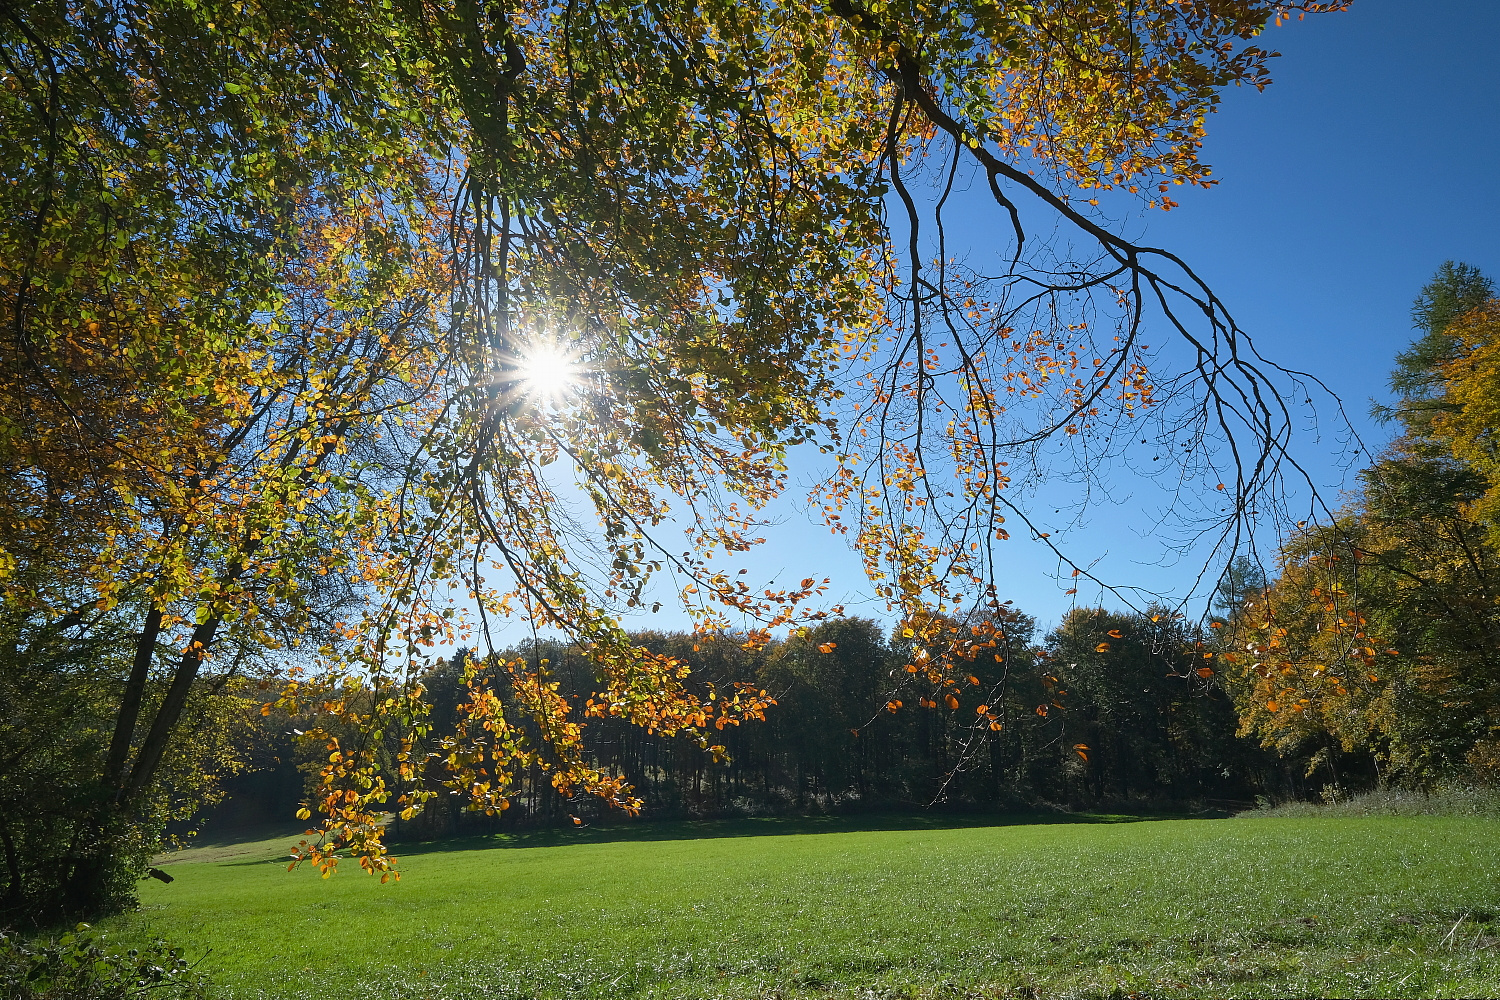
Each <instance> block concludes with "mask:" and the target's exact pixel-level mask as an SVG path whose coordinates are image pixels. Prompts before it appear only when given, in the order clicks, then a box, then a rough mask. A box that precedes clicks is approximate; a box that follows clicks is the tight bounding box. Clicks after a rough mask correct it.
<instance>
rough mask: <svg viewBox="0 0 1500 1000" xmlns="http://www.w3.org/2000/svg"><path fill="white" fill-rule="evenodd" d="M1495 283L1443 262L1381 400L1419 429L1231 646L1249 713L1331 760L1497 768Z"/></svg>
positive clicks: (1252, 607)
mask: <svg viewBox="0 0 1500 1000" xmlns="http://www.w3.org/2000/svg"><path fill="white" fill-rule="evenodd" d="M1492 293H1493V286H1492V285H1491V283H1490V281H1489V279H1488V278H1486V277H1485V276H1484V275H1483V274H1481V273H1480V272H1479V271H1478V270H1477V269H1475V268H1472V267H1469V266H1467V265H1463V264H1453V263H1451V262H1450V263H1447V264H1444V265H1443V266H1442V268H1441V269H1439V271H1438V272H1437V274H1436V275H1435V276H1434V278H1433V280H1432V281H1431V282H1430V283H1429V284H1428V285H1427V286H1426V287H1425V288H1424V289H1423V290H1422V293H1421V295H1420V296H1419V297H1418V299H1417V301H1416V303H1415V306H1414V308H1413V314H1412V315H1413V320H1414V323H1415V325H1416V327H1417V329H1418V332H1419V336H1418V338H1417V339H1416V340H1415V341H1414V342H1413V344H1412V346H1411V347H1410V348H1409V349H1408V350H1406V351H1404V352H1403V353H1401V354H1400V355H1398V357H1397V360H1396V368H1395V370H1394V371H1393V373H1392V376H1391V389H1392V391H1393V393H1394V394H1395V395H1396V396H1397V401H1396V403H1395V404H1394V405H1393V406H1391V407H1389V408H1383V409H1377V413H1378V414H1381V415H1385V416H1387V417H1389V418H1392V419H1394V420H1397V421H1399V425H1400V426H1401V427H1402V429H1403V430H1404V433H1403V434H1402V435H1400V436H1399V437H1398V438H1397V439H1396V441H1395V442H1393V443H1392V444H1391V445H1390V446H1389V447H1388V448H1387V449H1386V450H1385V451H1384V452H1383V453H1382V454H1381V455H1380V456H1379V457H1378V458H1377V460H1376V461H1375V462H1374V463H1372V464H1371V466H1370V467H1369V468H1367V469H1365V470H1364V471H1363V472H1361V474H1360V478H1361V481H1362V486H1363V489H1362V491H1361V493H1360V495H1359V497H1358V499H1357V500H1356V501H1355V502H1354V503H1353V504H1351V505H1349V506H1348V507H1346V508H1344V509H1342V510H1340V511H1338V512H1336V515H1335V516H1334V517H1333V518H1332V519H1331V520H1330V521H1328V522H1325V523H1322V524H1310V525H1307V526H1305V527H1304V528H1303V529H1302V530H1300V531H1299V532H1297V533H1296V534H1295V535H1294V537H1293V538H1292V539H1291V540H1290V541H1289V542H1288V544H1287V545H1286V546H1285V547H1284V548H1283V550H1282V553H1281V566H1280V573H1279V576H1278V577H1277V579H1275V580H1274V581H1272V583H1271V585H1270V587H1269V588H1268V589H1267V590H1266V591H1265V593H1264V594H1262V595H1254V594H1247V595H1245V596H1244V599H1243V600H1242V602H1241V603H1240V605H1239V611H1238V613H1237V614H1236V616H1235V617H1236V619H1237V622H1238V625H1239V626H1240V628H1239V630H1238V632H1237V636H1236V638H1237V645H1236V648H1235V649H1232V650H1230V651H1228V656H1229V658H1230V659H1231V660H1232V661H1236V662H1237V668H1236V671H1235V673H1236V677H1237V681H1236V697H1237V700H1238V702H1239V704H1240V710H1241V715H1242V720H1243V726H1244V728H1245V730H1246V731H1247V732H1254V733H1258V734H1259V735H1261V737H1262V738H1263V739H1264V740H1265V741H1266V742H1267V743H1268V744H1273V745H1275V746H1277V747H1279V748H1280V749H1282V750H1283V751H1287V752H1291V751H1293V750H1296V749H1297V748H1299V747H1300V748H1304V749H1307V748H1311V751H1310V752H1311V754H1312V763H1313V764H1314V765H1315V766H1316V765H1317V764H1320V763H1323V762H1327V763H1329V764H1330V766H1332V767H1333V768H1334V771H1335V772H1336V771H1337V770H1338V759H1339V756H1340V755H1341V754H1342V755H1351V754H1354V755H1358V754H1365V755H1373V758H1374V762H1375V766H1376V767H1377V768H1379V773H1380V775H1381V776H1382V777H1384V778H1387V779H1391V780H1403V781H1412V782H1423V783H1425V782H1431V781H1434V780H1438V779H1442V778H1448V777H1455V776H1466V775H1468V776H1472V775H1479V776H1482V777H1483V776H1492V775H1493V774H1494V764H1493V761H1494V760H1495V759H1496V758H1495V752H1494V749H1493V747H1494V746H1495V737H1494V733H1495V726H1496V725H1497V724H1500V723H1497V719H1500V716H1497V712H1500V707H1497V706H1500V660H1497V647H1496V640H1497V638H1500V632H1497V629H1500V621H1497V618H1496V614H1495V586H1496V573H1497V570H1500V561H1497V560H1500V554H1497V552H1500V550H1497V549H1496V547H1495V535H1494V529H1493V526H1492V525H1493V523H1494V522H1493V515H1492V514H1490V513H1489V508H1488V507H1487V504H1489V503H1490V502H1491V501H1490V497H1491V496H1492V495H1493V492H1494V487H1493V485H1492V483H1493V480H1492V478H1491V477H1492V475H1493V472H1494V469H1493V466H1492V465H1490V464H1487V463H1488V462H1489V458H1488V451H1487V447H1486V445H1485V441H1486V438H1487V432H1488V428H1489V427H1490V426H1492V424H1493V421H1492V419H1491V416H1490V413H1491V410H1492V400H1493V399H1494V388H1495V385H1496V381H1495V375H1494V372H1493V371H1492V368H1493V366H1492V365H1491V363H1490V362H1489V360H1488V355H1489V353H1490V351H1491V349H1492V348H1491V346H1490V341H1491V340H1492V339H1493V337H1494V333H1495V325H1494V322H1493V319H1492V316H1493V313H1494V309H1495V306H1494V303H1493V300H1492V299H1490V296H1491V295H1492ZM1241 643H1242V644H1243V647H1241V646H1240V645H1238V644H1241Z"/></svg>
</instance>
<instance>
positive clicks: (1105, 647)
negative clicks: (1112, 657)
mask: <svg viewBox="0 0 1500 1000" xmlns="http://www.w3.org/2000/svg"><path fill="white" fill-rule="evenodd" d="M1094 652H1096V653H1107V652H1109V643H1107V642H1101V643H1099V645H1097V646H1095V647H1094Z"/></svg>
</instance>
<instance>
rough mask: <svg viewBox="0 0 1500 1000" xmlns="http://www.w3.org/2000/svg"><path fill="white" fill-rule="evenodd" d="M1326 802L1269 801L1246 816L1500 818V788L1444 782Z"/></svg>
mask: <svg viewBox="0 0 1500 1000" xmlns="http://www.w3.org/2000/svg"><path fill="white" fill-rule="evenodd" d="M1326 799H1327V800H1326V801H1324V802H1284V803H1280V804H1277V805H1266V806H1262V807H1261V808H1259V809H1255V810H1252V811H1250V812H1244V813H1240V815H1241V816H1244V817H1252V818H1253V817H1270V816H1276V817H1293V816H1295V817H1316V816H1329V817H1333V816H1345V817H1357V816H1473V817H1479V818H1482V819H1500V788H1494V787H1488V788H1486V787H1483V786H1477V785H1441V786H1438V787H1437V788H1433V789H1431V790H1422V789H1407V788H1378V789H1376V790H1374V791H1371V792H1360V793H1358V794H1355V795H1340V794H1337V793H1332V794H1329V795H1327V796H1326Z"/></svg>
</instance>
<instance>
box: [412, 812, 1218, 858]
mask: <svg viewBox="0 0 1500 1000" xmlns="http://www.w3.org/2000/svg"><path fill="white" fill-rule="evenodd" d="M1229 815H1230V814H1229V813H1227V812H1223V811H1219V810H1214V811H1210V812H1196V813H1189V812H1162V813H1143V814H1125V813H1086V812H1028V813H941V812H881V813H859V814H854V815H845V816H793V817H765V818H754V819H711V820H710V819H704V820H625V821H623V822H622V821H616V822H613V823H608V824H599V825H586V826H582V827H573V828H566V829H559V828H544V829H537V830H521V831H515V832H508V833H488V834H476V835H469V836H457V837H448V838H442V839H435V840H418V839H411V840H394V839H393V841H392V842H391V849H392V852H393V853H395V854H397V855H399V856H403V857H411V856H413V855H420V854H434V853H441V852H448V851H483V850H492V849H495V848H518V847H520V848H524V847H563V846H567V845H570V844H606V843H620V842H626V841H652V840H710V839H719V838H725V837H787V836H795V835H804V834H817V833H876V832H887V831H889V832H900V831H908V830H909V831H922V830H967V829H975V828H983V827H1001V826H1040V825H1046V824H1078V823H1086V824H1104V823H1144V822H1151V821H1154V820H1169V819H1223V818H1226V817H1227V816H1229Z"/></svg>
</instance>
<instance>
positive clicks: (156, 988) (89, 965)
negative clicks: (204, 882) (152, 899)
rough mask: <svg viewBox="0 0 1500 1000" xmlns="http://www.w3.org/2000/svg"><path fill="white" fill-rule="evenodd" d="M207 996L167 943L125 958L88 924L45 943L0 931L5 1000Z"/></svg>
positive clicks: (0, 989) (0, 993)
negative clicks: (110, 949)
mask: <svg viewBox="0 0 1500 1000" xmlns="http://www.w3.org/2000/svg"><path fill="white" fill-rule="evenodd" d="M206 995H207V994H206V993H205V984H204V982H203V979H202V977H200V976H198V975H197V974H196V973H194V972H193V970H192V968H191V967H190V966H189V965H188V962H187V960H186V959H184V958H183V957H182V952H181V951H179V950H178V949H176V948H169V947H167V943H166V942H165V941H156V942H154V943H153V944H152V945H151V946H150V947H148V948H146V949H145V950H136V949H134V948H132V949H131V950H130V951H128V952H125V953H124V954H123V955H122V954H114V953H110V952H106V951H105V950H104V948H103V947H102V939H101V938H100V937H98V936H97V935H95V934H94V933H93V932H92V931H91V930H90V929H89V925H88V924H79V925H78V928H77V930H76V931H74V933H72V934H64V935H63V936H62V937H60V938H58V939H56V940H53V941H46V942H42V943H32V942H28V941H27V940H26V939H25V938H24V937H22V936H20V935H19V934H16V933H15V932H13V931H0V997H5V998H6V1000H136V998H141V997H147V996H149V997H153V998H158V1000H178V998H180V1000H201V998H203V997H205V996H206Z"/></svg>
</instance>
